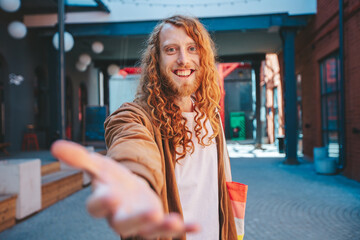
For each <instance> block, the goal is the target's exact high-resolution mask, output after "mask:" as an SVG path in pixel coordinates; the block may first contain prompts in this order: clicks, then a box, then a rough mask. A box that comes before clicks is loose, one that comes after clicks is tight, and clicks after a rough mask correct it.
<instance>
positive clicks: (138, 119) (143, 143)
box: [104, 106, 164, 194]
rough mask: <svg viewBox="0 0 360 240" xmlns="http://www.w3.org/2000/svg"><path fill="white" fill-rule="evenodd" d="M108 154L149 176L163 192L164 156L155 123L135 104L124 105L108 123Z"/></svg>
mask: <svg viewBox="0 0 360 240" xmlns="http://www.w3.org/2000/svg"><path fill="white" fill-rule="evenodd" d="M104 127H105V142H106V146H107V148H108V151H107V156H109V157H111V158H112V159H114V160H116V161H118V162H121V164H123V165H124V166H125V167H127V168H128V169H130V170H131V171H132V172H133V173H135V174H136V175H138V176H140V177H143V178H144V179H146V180H147V181H148V182H149V184H150V185H151V187H152V188H153V189H154V190H155V191H156V192H157V193H158V194H160V192H161V189H162V187H163V184H164V182H163V181H164V180H163V172H162V164H161V155H160V151H159V149H158V146H157V144H156V142H155V140H154V132H153V127H152V123H151V122H150V120H149V118H148V117H147V116H146V114H144V113H141V110H139V109H136V108H134V107H129V106H128V107H121V108H119V109H118V110H117V111H116V112H114V113H113V114H112V115H110V116H109V117H108V118H107V119H106V121H105V124H104Z"/></svg>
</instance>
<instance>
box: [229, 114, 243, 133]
mask: <svg viewBox="0 0 360 240" xmlns="http://www.w3.org/2000/svg"><path fill="white" fill-rule="evenodd" d="M230 137H231V139H232V140H245V139H246V128H245V113H244V112H231V113H230Z"/></svg>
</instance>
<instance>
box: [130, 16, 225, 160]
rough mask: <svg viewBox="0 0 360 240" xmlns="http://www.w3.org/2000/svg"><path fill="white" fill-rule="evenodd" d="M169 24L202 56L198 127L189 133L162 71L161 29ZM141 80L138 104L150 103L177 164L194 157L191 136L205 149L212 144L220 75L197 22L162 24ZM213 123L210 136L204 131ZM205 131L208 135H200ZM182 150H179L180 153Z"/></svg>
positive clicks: (208, 39) (174, 19) (209, 42)
mask: <svg viewBox="0 0 360 240" xmlns="http://www.w3.org/2000/svg"><path fill="white" fill-rule="evenodd" d="M166 23H170V24H173V25H174V26H176V27H182V28H183V29H184V30H185V32H186V33H187V35H188V36H190V37H191V38H192V39H193V40H194V41H195V43H196V44H197V48H198V53H199V56H200V70H201V71H200V72H201V76H200V77H201V84H200V86H199V88H198V89H197V90H196V91H195V93H194V94H193V96H192V97H193V99H194V104H195V112H196V115H195V123H196V124H195V127H194V129H188V128H187V127H186V119H185V118H184V117H183V116H182V114H181V111H180V108H179V107H178V106H177V105H176V104H175V103H174V99H175V96H173V94H171V91H169V89H167V84H166V80H165V79H164V77H162V74H161V71H160V65H159V61H160V40H159V35H160V32H161V29H162V28H163V26H164V25H165V24H166ZM141 70H142V73H141V79H140V84H139V88H138V91H137V95H136V100H135V101H140V102H143V103H147V105H148V107H149V108H150V112H151V116H152V118H153V121H154V124H155V125H156V126H157V127H158V128H159V129H160V131H161V134H162V136H163V138H167V139H169V141H170V142H171V143H172V144H171V145H172V146H173V150H174V151H175V152H176V154H177V155H178V158H177V161H178V160H180V159H182V158H184V157H185V155H186V153H187V152H188V153H193V151H194V144H193V142H192V140H191V138H192V132H194V133H195V136H196V138H197V140H198V143H199V144H200V145H202V146H208V145H210V144H211V142H210V141H211V140H212V139H214V138H215V137H216V136H217V135H218V134H219V131H220V124H219V119H218V117H217V112H218V109H219V108H220V106H219V104H218V103H219V101H220V89H219V85H218V79H219V78H218V72H217V69H216V65H215V47H214V43H213V41H212V39H211V37H210V35H209V33H208V32H207V30H206V29H205V28H204V26H203V25H202V24H201V23H200V22H199V20H198V19H196V18H193V17H187V16H181V15H176V16H173V17H170V18H166V19H164V20H163V21H161V22H160V23H159V24H158V25H157V26H156V27H155V28H154V30H153V32H152V33H151V34H150V36H149V38H148V41H147V48H146V50H145V51H144V53H143V55H142V59H141ZM208 120H209V121H210V124H211V126H212V129H213V131H214V133H213V134H212V135H211V136H209V138H208V139H209V141H206V142H205V138H206V137H207V136H208V135H209V130H208V129H207V128H206V127H205V123H206V121H208ZM202 129H204V130H205V134H201V131H202ZM179 149H180V150H179Z"/></svg>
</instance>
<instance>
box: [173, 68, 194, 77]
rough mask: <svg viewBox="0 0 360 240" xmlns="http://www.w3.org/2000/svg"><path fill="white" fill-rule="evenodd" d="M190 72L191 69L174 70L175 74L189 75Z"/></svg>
mask: <svg viewBox="0 0 360 240" xmlns="http://www.w3.org/2000/svg"><path fill="white" fill-rule="evenodd" d="M190 73H191V70H189V69H188V70H177V71H176V75H178V76H188V75H190Z"/></svg>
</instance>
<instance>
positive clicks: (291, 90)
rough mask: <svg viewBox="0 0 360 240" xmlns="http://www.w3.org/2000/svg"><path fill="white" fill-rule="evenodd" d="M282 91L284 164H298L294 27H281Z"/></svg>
mask: <svg viewBox="0 0 360 240" xmlns="http://www.w3.org/2000/svg"><path fill="white" fill-rule="evenodd" d="M281 33H282V37H283V38H282V39H283V51H284V91H285V153H286V160H285V162H284V163H285V164H290V165H294V164H299V162H298V160H297V144H298V124H297V105H296V101H297V99H296V78H295V36H296V29H283V30H282V32H281Z"/></svg>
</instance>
